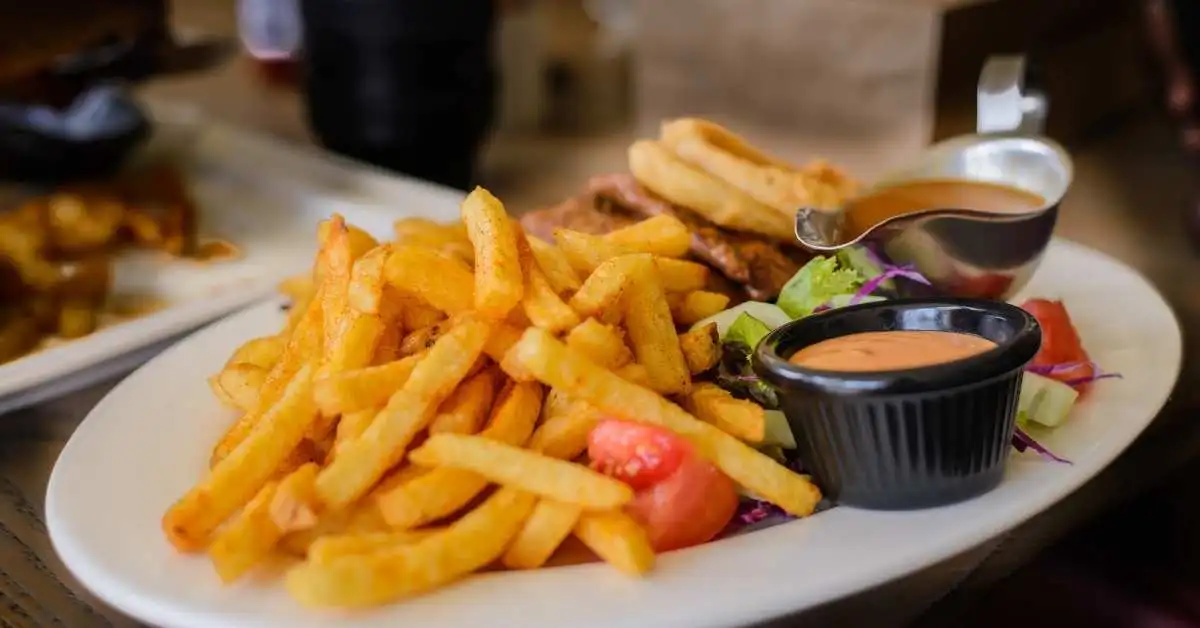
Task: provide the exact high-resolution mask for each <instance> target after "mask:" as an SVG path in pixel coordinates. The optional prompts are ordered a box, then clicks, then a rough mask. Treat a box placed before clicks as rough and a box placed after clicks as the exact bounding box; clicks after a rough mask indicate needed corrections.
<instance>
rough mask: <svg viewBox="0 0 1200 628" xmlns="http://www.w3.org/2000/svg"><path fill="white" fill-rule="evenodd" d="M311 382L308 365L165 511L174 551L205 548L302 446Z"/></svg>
mask: <svg viewBox="0 0 1200 628" xmlns="http://www.w3.org/2000/svg"><path fill="white" fill-rule="evenodd" d="M312 377H313V367H312V365H306V366H304V367H302V368H301V369H300V370H299V372H297V373H296V375H295V376H294V377H293V378H292V381H291V382H290V383H289V384H288V385H287V387H286V388H285V389H284V393H283V396H282V397H281V398H280V399H279V401H278V403H276V404H274V405H273V406H271V408H270V409H269V410H268V411H267V412H266V413H265V414H263V416H262V419H261V421H260V422H259V424H258V425H257V426H255V428H254V430H253V431H252V432H251V433H250V434H249V435H247V436H246V438H245V439H244V440H242V441H241V443H240V444H238V445H237V447H236V448H234V449H233V451H231V452H230V453H229V455H228V456H226V457H225V458H223V459H221V461H220V462H218V463H217V464H216V465H215V466H214V467H213V468H212V470H211V472H210V473H209V474H208V476H207V477H206V478H204V479H203V480H202V481H201V482H200V483H199V484H197V485H196V486H194V487H192V489H191V490H189V491H188V492H187V493H186V494H185V495H184V496H183V497H181V498H180V499H179V501H177V502H175V504H173V505H172V506H171V508H170V509H168V510H167V513H166V514H165V515H164V516H163V521H162V526H163V531H164V532H165V533H166V535H167V539H168V540H170V541H171V543H172V544H173V545H174V546H175V547H176V548H178V549H179V550H181V551H185V552H192V551H197V550H200V549H203V548H204V547H205V546H206V545H208V541H209V537H210V535H211V534H212V533H213V531H214V530H216V529H217V526H219V525H221V524H222V523H223V522H224V521H225V519H227V518H228V517H229V516H230V515H231V514H233V513H234V512H235V511H236V510H237V509H238V508H240V507H241V506H243V505H244V504H245V503H246V502H248V501H250V499H251V498H253V497H254V495H255V494H256V493H257V492H258V491H259V490H260V489H262V487H263V485H264V484H266V483H267V481H268V480H270V478H271V476H272V475H273V474H274V473H275V471H276V469H278V468H279V466H280V464H281V463H283V461H284V460H285V459H286V458H287V457H288V455H289V454H290V453H291V452H292V450H294V449H295V448H296V446H297V445H299V444H300V441H301V440H302V439H303V438H304V435H305V433H306V432H307V431H308V429H309V426H311V425H312V423H313V422H314V421H315V420H316V418H317V408H316V404H314V403H313V400H312Z"/></svg>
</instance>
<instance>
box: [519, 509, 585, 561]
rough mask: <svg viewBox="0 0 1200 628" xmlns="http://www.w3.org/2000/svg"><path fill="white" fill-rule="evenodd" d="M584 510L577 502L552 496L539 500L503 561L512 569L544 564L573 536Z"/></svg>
mask: <svg viewBox="0 0 1200 628" xmlns="http://www.w3.org/2000/svg"><path fill="white" fill-rule="evenodd" d="M582 513H583V509H582V508H580V507H579V506H576V505H575V504H564V503H562V502H556V501H554V500H552V499H541V500H538V503H537V506H534V508H533V512H532V513H530V514H529V518H528V519H526V520H525V525H524V526H523V527H522V528H521V531H520V532H519V533H518V534H517V536H516V538H514V539H513V540H512V543H511V544H510V545H509V546H508V550H507V551H505V552H504V556H502V557H501V558H500V562H501V563H502V564H503V565H504V566H505V567H508V568H509V569H534V568H537V567H541V566H542V565H544V564H545V563H546V561H547V560H548V559H549V558H550V555H551V554H553V553H554V550H556V549H558V546H559V545H560V544H562V542H563V540H564V539H566V538H567V537H568V536H570V535H571V531H572V530H573V529H574V528H575V523H576V522H577V521H579V515H580V514H582Z"/></svg>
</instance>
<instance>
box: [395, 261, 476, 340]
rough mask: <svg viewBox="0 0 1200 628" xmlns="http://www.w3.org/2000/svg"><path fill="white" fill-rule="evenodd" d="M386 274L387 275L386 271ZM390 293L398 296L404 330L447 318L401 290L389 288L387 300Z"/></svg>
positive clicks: (415, 328)
mask: <svg viewBox="0 0 1200 628" xmlns="http://www.w3.org/2000/svg"><path fill="white" fill-rule="evenodd" d="M389 259H390V258H389ZM385 268H386V267H385ZM384 272H385V273H386V270H385V271H384ZM389 292H390V293H391V294H393V295H396V296H395V301H397V302H398V303H400V306H399V307H398V308H397V309H398V310H399V312H400V320H401V322H402V323H403V325H404V329H405V330H407V331H414V330H417V329H424V328H426V327H429V326H430V325H433V324H434V323H437V322H438V321H440V320H443V319H445V318H446V314H445V313H443V312H442V311H441V310H439V309H437V308H435V307H433V306H432V305H430V304H429V303H426V302H425V300H423V299H421V298H420V297H418V296H415V295H406V294H402V293H400V291H399V290H396V289H395V288H393V287H391V286H388V289H386V290H384V293H383V294H384V299H385V300H386V299H387V298H388V294H389ZM472 298H474V297H472Z"/></svg>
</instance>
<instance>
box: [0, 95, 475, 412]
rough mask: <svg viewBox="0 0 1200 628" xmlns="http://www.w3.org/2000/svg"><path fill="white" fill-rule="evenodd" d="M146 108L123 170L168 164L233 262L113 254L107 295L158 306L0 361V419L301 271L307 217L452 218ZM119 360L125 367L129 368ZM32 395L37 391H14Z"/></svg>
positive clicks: (452, 197) (432, 201)
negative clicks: (150, 133) (231, 251)
mask: <svg viewBox="0 0 1200 628" xmlns="http://www.w3.org/2000/svg"><path fill="white" fill-rule="evenodd" d="M148 109H149V110H150V112H151V114H152V117H153V118H154V120H155V129H156V130H155V137H154V138H153V139H152V140H151V141H150V144H149V145H148V146H147V147H146V148H145V150H144V151H143V152H142V153H141V154H140V155H138V156H137V157H136V158H135V164H134V165H136V163H137V162H141V163H142V164H145V163H148V162H149V163H159V162H168V163H170V164H172V165H173V166H174V167H175V168H177V169H178V171H179V172H180V174H181V175H182V179H183V181H184V182H185V184H186V186H187V187H188V189H189V191H190V193H191V195H192V197H193V198H194V199H195V202H196V205H197V213H198V231H199V237H200V240H201V242H204V241H213V240H217V241H222V242H227V243H229V244H231V245H233V247H234V248H236V250H237V251H238V253H239V256H238V257H236V258H234V259H229V260H222V261H217V262H211V263H198V262H196V261H194V260H186V259H175V258H169V257H168V256H165V255H163V254H161V253H158V252H146V251H132V252H129V253H123V254H120V255H119V256H118V258H117V259H116V262H115V265H114V277H113V290H112V291H113V293H114V294H134V295H138V297H139V298H144V299H149V300H151V301H152V302H154V303H158V304H161V308H160V309H157V310H155V311H154V312H153V313H149V314H146V315H143V316H140V317H138V318H134V319H132V320H129V321H126V322H122V323H119V324H115V325H112V326H109V327H104V328H101V329H100V330H98V331H96V332H95V333H92V334H90V335H88V336H84V337H82V338H79V339H76V340H70V341H66V342H62V343H55V344H54V345H53V346H51V347H49V348H45V349H43V350H41V351H38V352H36V353H33V354H30V355H28V356H25V357H22V358H18V359H16V360H14V361H12V362H8V363H5V364H0V412H8V411H11V410H15V409H17V408H20V407H24V406H26V405H29V404H30V403H36V402H39V401H44V400H46V399H48V398H50V397H51V396H59V395H63V394H67V393H69V392H73V391H74V390H78V389H79V388H80V387H82V386H85V385H87V383H88V382H90V381H95V378H72V379H64V378H66V377H67V376H69V375H72V374H76V373H79V372H81V371H84V370H86V369H89V368H92V367H96V366H99V365H103V364H105V363H106V362H108V361H110V360H113V359H115V358H117V357H120V356H126V355H127V354H129V353H131V352H134V351H137V350H140V349H144V348H146V347H147V346H149V345H152V344H154V343H156V342H160V341H163V340H165V339H167V338H170V337H173V336H178V335H179V334H182V333H184V332H186V331H188V330H191V329H194V328H196V327H198V326H200V325H202V324H204V323H206V322H209V321H211V320H214V319H216V318H218V317H220V316H223V315H225V314H228V313H229V312H232V311H234V310H236V309H238V308H241V307H243V306H246V305H248V304H250V303H252V302H254V301H257V300H259V299H263V298H265V297H268V296H269V295H271V294H272V293H273V292H274V290H275V287H276V285H277V284H278V282H279V281H281V280H282V279H284V278H286V277H288V276H290V275H292V274H295V273H299V272H304V271H305V270H307V269H308V268H309V265H310V263H311V259H312V255H313V252H314V251H315V250H316V225H317V222H318V221H319V220H321V219H323V218H326V217H328V216H330V215H331V214H332V213H334V212H340V213H342V214H343V215H344V216H345V217H346V219H347V220H348V221H349V222H350V223H352V224H354V225H356V226H358V227H360V228H362V229H365V230H366V231H368V232H370V233H371V234H373V235H375V236H379V237H389V239H390V235H389V234H390V233H391V231H392V223H393V221H394V220H395V219H397V218H400V217H404V216H424V217H427V218H432V219H438V220H446V219H450V218H453V217H455V216H456V215H457V211H458V202H459V200H460V199H461V193H459V192H456V191H452V190H449V189H447V188H442V187H440V186H437V185H433V184H429V183H424V182H420V181H416V180H412V179H405V178H402V177H395V176H392V175H386V174H382V173H380V172H376V171H374V170H371V169H369V168H365V167H363V166H360V165H357V164H352V163H351V162H349V161H346V160H341V159H337V158H332V157H328V156H324V155H321V154H319V153H317V152H316V151H315V150H313V149H300V148H293V147H291V146H289V145H287V144H284V143H281V142H279V141H276V140H271V139H267V138H264V137H259V136H255V135H254V134H252V133H249V132H246V131H243V130H240V129H237V128H234V127H231V126H228V125H225V124H223V123H221V122H219V121H216V120H214V119H210V118H207V117H205V116H203V115H201V114H199V113H197V112H195V111H194V110H191V109H188V108H182V107H178V106H173V105H171V104H170V103H155V102H152V103H150V106H149V107H148ZM146 357H148V356H146V355H143V357H142V359H143V360H144V359H145V358H146ZM130 362H131V361H130V360H126V361H125V367H124V368H125V369H131V368H133V367H134V366H136V363H130ZM106 373H107V374H108V375H112V374H115V373H116V371H113V370H112V367H111V366H110V367H109V368H108V369H107V370H106ZM50 383H53V384H54V386H53V387H52V388H49V387H46V385H47V384H50ZM32 389H39V390H40V391H41V392H40V393H39V394H36V395H29V394H20V393H28V392H29V391H31V390H32ZM51 393H52V394H51Z"/></svg>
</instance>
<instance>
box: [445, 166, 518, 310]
mask: <svg viewBox="0 0 1200 628" xmlns="http://www.w3.org/2000/svg"><path fill="white" fill-rule="evenodd" d="M462 219H463V224H464V225H466V227H467V237H468V238H470V240H471V245H472V246H473V247H474V248H475V275H474V282H475V309H476V310H477V311H479V313H481V314H483V315H484V316H488V317H490V318H494V319H498V320H499V319H503V318H504V317H505V316H508V313H509V311H510V310H512V309H513V308H514V307H516V306H517V304H518V303H520V302H521V297H522V296H523V295H524V278H523V277H522V273H521V260H520V255H519V252H518V244H517V226H516V225H514V224H513V222H512V221H511V220H509V218H508V213H507V212H506V211H505V210H504V205H503V204H501V203H500V201H499V200H498V199H497V198H496V197H495V196H492V194H491V192H488V191H487V190H485V189H483V188H481V187H476V188H475V190H474V191H472V192H471V193H470V194H468V195H467V198H466V199H464V200H463V203H462ZM439 279H445V278H439Z"/></svg>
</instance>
